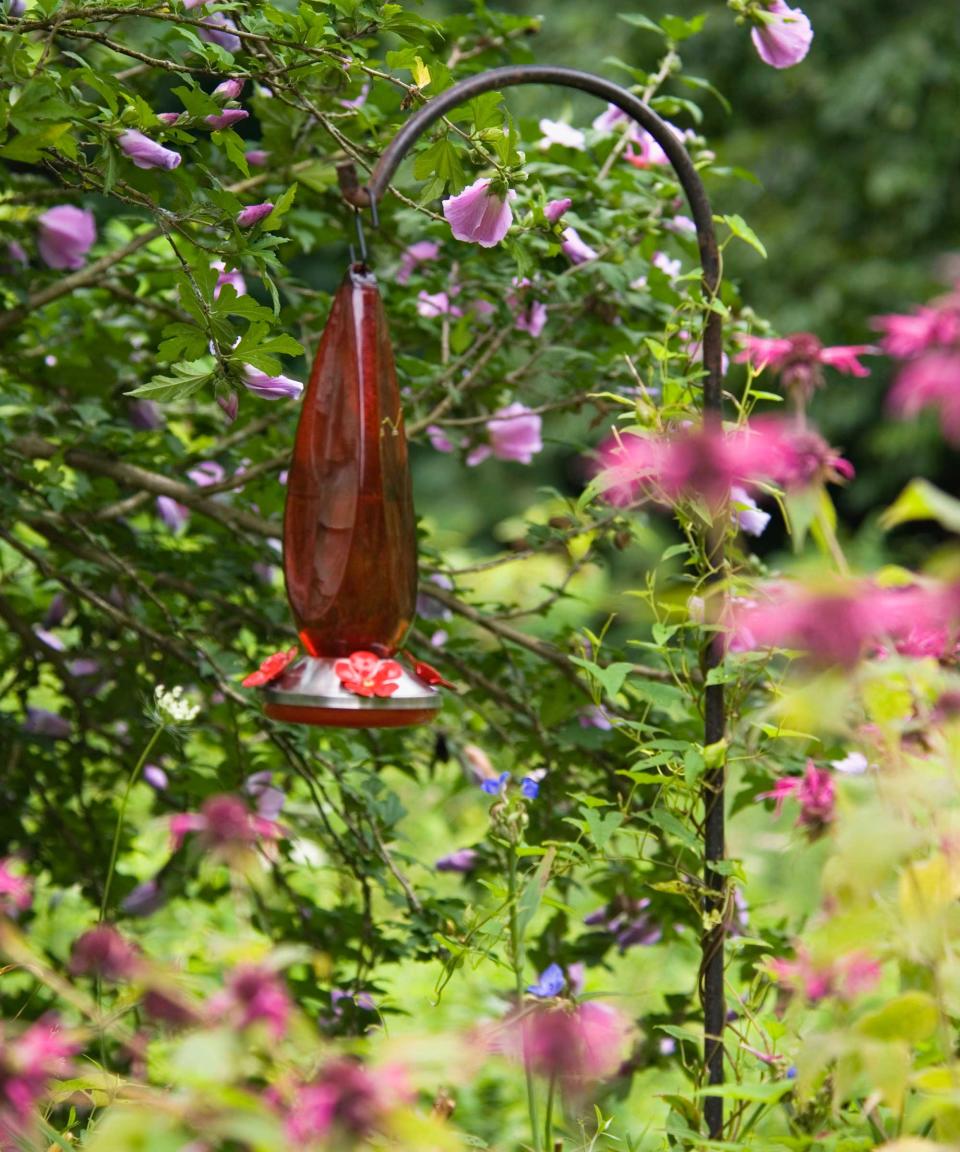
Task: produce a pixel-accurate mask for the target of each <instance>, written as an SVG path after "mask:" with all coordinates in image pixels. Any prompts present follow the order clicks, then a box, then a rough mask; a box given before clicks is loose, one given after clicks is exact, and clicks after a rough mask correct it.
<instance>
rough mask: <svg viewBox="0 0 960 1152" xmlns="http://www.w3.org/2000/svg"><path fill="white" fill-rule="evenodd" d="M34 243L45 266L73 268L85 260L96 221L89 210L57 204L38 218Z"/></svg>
mask: <svg viewBox="0 0 960 1152" xmlns="http://www.w3.org/2000/svg"><path fill="white" fill-rule="evenodd" d="M38 227H39V235H38V237H37V247H38V248H39V249H40V258H41V259H42V260H43V262H44V264H46V265H47V267H48V268H69V269H71V271H76V270H77V269H78V268H82V267H83V266H84V264H85V263H86V255H87V252H88V251H89V250H90V248H91V247H92V245H93V243H94V241H95V240H96V238H97V225H96V221H95V220H94V218H93V213H92V212H87V211H85V210H84V209H83V208H74V206H73V205H72V204H58V205H57V207H56V208H50V209H49V210H48V211H46V212H44V214H43V215H42V216H41V217H40V219H39V221H38Z"/></svg>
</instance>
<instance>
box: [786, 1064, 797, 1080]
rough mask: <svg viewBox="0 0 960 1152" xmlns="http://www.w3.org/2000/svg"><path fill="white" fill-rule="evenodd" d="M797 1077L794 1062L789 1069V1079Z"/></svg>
mask: <svg viewBox="0 0 960 1152" xmlns="http://www.w3.org/2000/svg"><path fill="white" fill-rule="evenodd" d="M796 1078H797V1069H796V1068H795V1067H794V1065H793V1064H791V1065H790V1067H789V1068H788V1069H787V1079H788V1080H795V1079H796Z"/></svg>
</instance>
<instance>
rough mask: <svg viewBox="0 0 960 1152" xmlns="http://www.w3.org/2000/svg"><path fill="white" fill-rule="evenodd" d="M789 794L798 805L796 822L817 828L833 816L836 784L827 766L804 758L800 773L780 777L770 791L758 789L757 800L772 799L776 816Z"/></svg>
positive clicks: (806, 826)
mask: <svg viewBox="0 0 960 1152" xmlns="http://www.w3.org/2000/svg"><path fill="white" fill-rule="evenodd" d="M789 797H792V798H794V799H796V800H797V801H798V802H799V804H800V815H799V816H798V817H797V824H799V825H801V826H802V827H804V828H814V829H820V828H822V827H823V826H824V825H825V824H829V823H830V821H831V820H832V819H833V808H834V804H835V802H836V798H837V790H836V785H835V784H834V780H833V777H832V776H831V774H830V772H829V771H828V770H827V769H826V768H818V767H817V766H816V764H814V762H813V761H812V760H808V761H807V767H806V771H805V772H804V774H803V776H790V777H787V778H783V779H780V780H778V781H777V782H776V784H774V786H773V791H772V792H761V793H760V795H759V796H758V797H757V799H758V800H775V801H776V806H775V808H774V812H775V813H776V815H777V816H779V815H780V813H781V811H782V810H783V803H784V801H785V800H786V799H788V798H789Z"/></svg>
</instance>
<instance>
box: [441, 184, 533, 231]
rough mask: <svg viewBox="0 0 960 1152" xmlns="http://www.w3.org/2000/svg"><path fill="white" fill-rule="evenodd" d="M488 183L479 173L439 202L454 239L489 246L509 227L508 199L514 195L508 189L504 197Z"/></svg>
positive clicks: (511, 212)
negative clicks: (473, 179)
mask: <svg viewBox="0 0 960 1152" xmlns="http://www.w3.org/2000/svg"><path fill="white" fill-rule="evenodd" d="M492 183H493V182H492V181H491V180H490V178H489V177H487V176H483V177H481V178H480V179H479V180H475V181H474V182H473V183H472V184H471V185H470V186H469V187H468V188H464V190H463V191H462V192H461V193H459V194H458V195H457V196H449V197H447V199H446V200H444V201H443V214H444V216H445V217H446V219H447V222H448V223H449V224H450V231H451V232H452V233H453V235H454V237H455V238H456V239H457V240H464V241H466V242H467V243H469V244H479V245H480V247H481V248H493V247H494V246H495V245H497V244H499V243H500V241H501V240H502V239H503V238H504V236H506V234H507V232H508V231H509V230H510V225H511V224H512V222H513V209H512V208H511V207H510V201H511V200H513V199H515V198H516V195H517V194H516V192H514V191H513V189H512V188H511V189H510V191H509V192H508V193H507V195H506V197H505V198H504V197H501V196H500V195H498V194H497V193H496V192H494V191H493V190H492V188H491V185H492Z"/></svg>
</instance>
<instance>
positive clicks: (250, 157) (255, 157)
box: [244, 148, 270, 168]
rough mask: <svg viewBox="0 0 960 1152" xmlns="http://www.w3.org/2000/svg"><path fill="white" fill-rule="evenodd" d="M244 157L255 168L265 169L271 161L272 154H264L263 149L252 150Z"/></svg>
mask: <svg viewBox="0 0 960 1152" xmlns="http://www.w3.org/2000/svg"><path fill="white" fill-rule="evenodd" d="M244 156H245V158H246V161H247V163H248V164H249V165H250V166H251V167H253V168H263V167H265V166H266V163H267V161H268V160H269V159H270V153H269V152H264V150H263V149H262V148H251V149H250V151H249V152H245V153H244Z"/></svg>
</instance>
